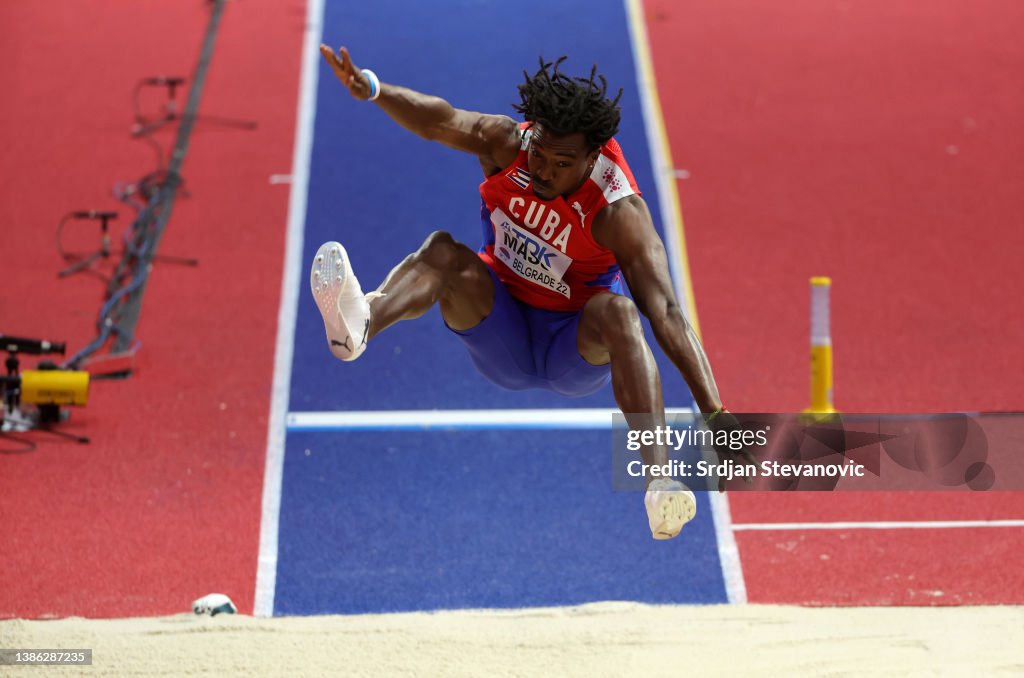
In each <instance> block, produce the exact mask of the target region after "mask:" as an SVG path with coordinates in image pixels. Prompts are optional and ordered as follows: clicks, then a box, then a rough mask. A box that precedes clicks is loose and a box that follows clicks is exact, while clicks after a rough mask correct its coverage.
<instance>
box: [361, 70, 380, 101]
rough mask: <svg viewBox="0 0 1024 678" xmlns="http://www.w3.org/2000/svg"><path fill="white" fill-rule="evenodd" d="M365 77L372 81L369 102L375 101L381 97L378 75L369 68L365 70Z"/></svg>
mask: <svg viewBox="0 0 1024 678" xmlns="http://www.w3.org/2000/svg"><path fill="white" fill-rule="evenodd" d="M363 75H365V76H366V79H367V80H369V81H370V98H369V99H367V101H375V100H376V99H377V97H379V96H380V80H378V79H377V74H376V73H374V72H373V71H371V70H370V69H369V68H364V69H363Z"/></svg>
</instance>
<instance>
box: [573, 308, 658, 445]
mask: <svg viewBox="0 0 1024 678" xmlns="http://www.w3.org/2000/svg"><path fill="white" fill-rule="evenodd" d="M576 345H577V348H578V349H579V352H580V355H582V356H583V359H584V360H586V361H587V362H589V363H591V364H593V365H605V364H607V363H609V362H611V371H612V391H613V392H614V394H615V402H616V403H617V404H618V406H619V409H620V410H622V412H623V414H625V415H626V422H627V423H628V424H629V426H630V428H632V429H638V430H639V429H651V428H653V427H655V426H664V425H665V402H664V399H663V396H662V393H661V375H660V374H659V373H658V364H657V363H656V362H655V361H654V354H653V353H652V352H651V347H650V346H648V345H647V341H646V340H645V339H644V331H643V326H642V325H641V324H640V313H639V312H638V311H637V308H636V304H634V303H633V301H632V300H631V299H629V298H628V297H624V296H621V295H618V294H611V293H609V294H599V295H597V296H596V297H594V298H592V299H591V300H590V301H588V302H587V304H586V306H584V307H583V315H582V316H581V317H580V327H579V334H578V335H577V338H576ZM641 454H642V456H643V459H644V463H645V464H659V465H660V464H665V463H667V462H668V452H667V450H666V449H665V448H664V447H661V446H658V447H649V448H644V449H642V450H641Z"/></svg>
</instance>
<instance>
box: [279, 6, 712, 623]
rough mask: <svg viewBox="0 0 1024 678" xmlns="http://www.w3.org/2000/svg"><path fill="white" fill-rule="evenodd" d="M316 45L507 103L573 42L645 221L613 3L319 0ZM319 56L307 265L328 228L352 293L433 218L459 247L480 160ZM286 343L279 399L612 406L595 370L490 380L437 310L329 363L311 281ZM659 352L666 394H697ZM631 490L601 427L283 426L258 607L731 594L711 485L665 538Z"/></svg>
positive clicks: (644, 149)
mask: <svg viewBox="0 0 1024 678" xmlns="http://www.w3.org/2000/svg"><path fill="white" fill-rule="evenodd" d="M323 41H324V42H325V43H327V44H330V45H332V46H334V47H338V46H340V45H346V46H347V47H349V49H350V51H351V54H352V57H353V60H354V61H355V63H356V65H357V66H360V67H369V68H373V69H374V70H375V71H376V73H377V74H378V75H379V76H380V77H381V79H383V80H385V81H389V82H395V83H398V84H403V85H406V86H409V87H412V88H415V89H419V90H421V91H425V92H428V93H433V94H437V95H439V96H442V97H445V98H447V99H448V100H449V101H451V102H452V103H453V104H454V105H456V106H459V107H462V108H468V109H471V110H479V111H486V112H493V113H505V114H508V115H512V116H513V117H514V116H515V113H514V111H513V110H512V108H511V103H512V102H513V101H518V94H517V92H516V85H517V84H518V83H519V82H521V80H522V72H523V70H524V69H527V70H529V71H530V72H533V71H534V70H536V67H537V60H538V56H539V55H541V54H543V55H544V56H545V58H548V59H552V58H555V57H557V56H560V55H562V54H568V55H570V59H569V61H568V62H567V64H566V65H565V67H564V68H565V70H567V71H568V72H573V73H579V74H583V73H587V72H589V68H590V65H591V64H592V63H597V64H598V66H599V70H600V71H601V72H602V73H604V74H605V75H606V77H607V78H608V81H609V84H610V87H611V88H613V92H614V90H615V89H617V88H618V87H620V86H621V87H623V88H624V90H625V94H624V97H623V100H622V109H623V124H622V129H621V132H620V134H619V135H618V137H617V138H618V139H619V141H620V143H621V144H622V146H623V148H624V150H625V152H626V155H627V158H628V159H629V162H630V165H631V167H632V169H633V172H634V174H635V176H636V179H637V182H638V183H639V185H640V187H641V189H642V190H643V191H644V194H645V197H646V198H647V202H648V204H649V206H650V208H651V210H652V213H653V214H654V217H655V223H656V224H659V225H660V223H661V219H660V215H659V213H658V201H657V196H656V188H655V183H654V180H653V177H652V168H651V159H650V155H649V153H648V145H647V139H646V135H645V132H644V126H643V119H642V117H641V108H640V100H639V96H638V92H637V90H636V82H635V69H634V63H633V54H632V49H631V46H630V41H629V31H628V23H627V19H626V13H625V9H624V7H623V5H622V3H621V2H618V1H616V0H599V1H593V0H592V1H590V2H582V1H578V0H571V1H567V2H559V3H544V2H537V1H536V0H528V1H524V2H519V3H479V2H469V1H461V2H437V3H416V2H410V1H409V0H404V1H399V0H390V1H384V2H375V3H328V4H327V7H326V10H325V16H324V21H323ZM320 69H321V70H320V74H319V87H318V91H317V105H316V122H315V127H314V133H313V134H314V136H313V152H312V159H311V165H310V182H309V193H308V206H307V216H306V227H305V234H304V254H303V262H304V263H303V266H304V267H306V268H305V270H306V271H308V263H309V262H310V261H311V259H312V256H313V254H314V253H315V251H316V249H317V248H318V247H319V245H320V244H321V243H322V242H324V241H326V240H339V241H341V242H342V243H344V244H345V246H346V248H347V249H348V251H349V254H350V257H351V259H352V261H353V265H354V267H355V270H356V272H357V274H358V275H359V277H360V281H361V282H362V285H363V289H364V290H369V289H373V288H374V287H376V285H377V284H378V282H379V281H380V280H381V279H383V277H384V276H385V275H386V274H387V272H388V271H389V270H390V269H391V267H393V266H394V265H395V264H396V263H398V262H399V261H400V260H401V259H402V258H403V257H404V256H405V255H406V254H408V253H409V252H412V251H413V250H415V249H416V248H417V247H418V246H419V244H420V242H422V240H423V239H424V238H425V237H426V235H427V234H428V233H430V232H431V231H433V230H437V229H442V230H447V231H450V232H451V233H452V234H453V235H454V236H455V238H456V239H458V240H461V241H463V242H465V243H467V244H468V245H470V246H471V247H473V248H476V247H477V246H478V245H479V243H480V238H481V227H480V218H479V193H478V191H477V186H478V185H479V183H480V181H481V180H482V175H481V172H480V168H479V165H478V164H477V162H476V160H475V158H473V157H470V156H467V155H464V154H461V153H458V152H456V151H451V150H448V149H445V148H443V147H441V146H439V145H437V144H431V143H429V142H426V141H423V140H420V139H418V138H416V137H415V136H414V135H412V134H410V133H408V132H406V131H404V130H402V129H401V128H399V127H398V126H397V125H395V124H394V123H392V122H391V121H390V120H389V119H388V118H387V116H386V115H385V114H384V113H383V112H382V111H380V110H379V109H378V108H377V107H376V106H373V105H371V104H365V103H361V102H357V101H354V100H353V99H351V97H350V96H349V95H348V93H347V91H346V90H345V89H344V87H342V86H341V85H340V83H338V82H337V81H336V80H335V78H334V76H333V74H332V73H331V72H330V70H329V69H328V68H327V67H326V66H323V65H321V67H320ZM304 277H305V273H304ZM647 336H648V340H649V341H651V342H652V344H653V342H654V340H653V335H652V334H651V332H650V330H649V328H648V329H647ZM294 348H295V350H294V360H293V364H292V372H291V376H292V381H291V390H290V400H291V402H290V410H291V411H292V412H313V411H343V412H352V411H368V410H399V409H401V410H424V409H426V410H431V409H437V410H450V409H481V408H488V409H501V408H516V409H519V408H538V409H540V408H570V407H587V408H593V407H614V406H615V403H614V400H613V398H612V392H611V387H610V386H609V387H607V388H606V389H604V390H603V391H601V392H599V393H597V394H594V395H592V396H588V397H585V398H580V399H576V400H568V399H565V398H562V397H560V396H557V395H554V394H551V393H547V392H541V391H526V392H508V391H502V390H500V389H498V388H497V387H495V386H493V385H491V384H490V383H489V382H487V381H485V380H484V379H483V378H482V377H480V376H479V375H478V374H477V373H476V371H475V370H474V368H473V366H472V364H471V363H470V360H469V358H468V356H467V355H466V353H465V351H464V349H463V348H462V345H461V344H460V343H459V342H458V340H457V339H456V338H455V337H454V336H452V335H451V334H450V333H449V332H448V331H447V330H446V329H445V328H444V325H443V323H442V322H441V319H440V315H439V314H438V312H437V311H436V310H434V311H431V312H430V313H428V314H427V315H426V316H424V317H423V318H421V319H419V320H416V321H411V322H405V323H400V324H399V325H397V326H395V327H393V328H391V329H390V330H388V331H387V332H385V333H383V334H382V335H380V336H379V337H378V338H376V339H375V340H374V341H373V342H372V343H371V344H370V346H369V347H368V349H367V351H366V353H365V354H364V356H363V357H362V358H360V360H358V361H357V362H354V363H351V364H349V363H341V362H338V361H337V360H335V359H334V358H333V357H332V356H331V355H330V353H329V352H328V350H327V347H326V345H325V342H324V335H323V323H322V321H321V318H320V315H319V313H318V312H317V309H316V307H315V305H314V303H313V300H312V298H311V296H310V294H309V291H308V287H307V286H306V283H304V284H303V288H302V290H301V294H300V298H299V308H298V318H297V323H296V331H295V346H294ZM655 354H656V355H657V356H658V359H659V366H660V367H661V371H662V380H663V383H664V387H665V401H666V403H668V404H670V405H673V406H683V407H686V406H690V405H692V400H691V397H690V394H689V392H688V391H687V389H686V385H685V383H684V382H683V381H682V378H681V377H680V376H679V375H678V373H677V372H676V370H675V368H674V367H673V366H672V365H671V364H670V363H669V362H668V361H667V360H666V359H665V358H664V356H662V355H661V352H660V350H659V349H657V348H655ZM642 500H643V495H642V494H639V493H625V492H613V491H612V489H611V432H610V431H609V430H557V429H547V430H537V429H531V428H528V427H527V428H520V429H509V430H493V431H486V430H484V431H481V430H461V429H454V430H431V431H423V432H419V431H394V430H377V431H351V430H341V431H334V432H331V431H316V432H313V431H290V432H289V433H288V436H287V444H286V451H285V459H284V476H283V486H282V495H281V509H280V521H279V532H280V534H279V545H278V566H277V577H276V581H277V585H276V594H275V599H274V612H275V614H288V615H294V614H328V613H360V612H383V611H399V610H424V609H428V610H429V609H442V608H467V607H522V606H541V605H566V604H576V603H583V602H588V601H597V600H635V601H645V602H657V603H669V602H679V603H684V602H686V603H697V602H699V603H720V602H726V593H725V587H724V584H723V580H722V571H721V565H720V563H719V560H718V550H717V548H716V543H715V534H714V529H713V527H712V521H711V513H710V510H709V507H708V503H707V497H706V496H701V497H700V499H699V503H700V505H699V509H698V510H699V512H698V518H697V520H696V521H694V522H693V523H691V524H689V525H687V527H686V528H685V529H684V531H683V534H682V535H681V536H680V537H679V538H677V539H675V540H673V541H671V542H667V543H661V542H654V541H653V540H652V539H651V538H650V533H649V530H648V528H647V524H646V514H645V512H644V509H643V502H642Z"/></svg>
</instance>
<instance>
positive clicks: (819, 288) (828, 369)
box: [804, 276, 836, 414]
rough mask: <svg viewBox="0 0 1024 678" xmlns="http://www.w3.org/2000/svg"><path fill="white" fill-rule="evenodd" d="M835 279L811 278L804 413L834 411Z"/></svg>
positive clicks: (831, 412) (828, 412)
mask: <svg viewBox="0 0 1024 678" xmlns="http://www.w3.org/2000/svg"><path fill="white" fill-rule="evenodd" d="M831 291H832V279H831V278H826V277H823V276H818V277H814V278H811V406H810V407H809V408H807V409H806V410H804V413H805V414H833V413H835V411H836V409H835V406H834V405H833V404H832V334H831V331H830V329H829V326H830V317H829V316H830V309H829V293H830V292H831Z"/></svg>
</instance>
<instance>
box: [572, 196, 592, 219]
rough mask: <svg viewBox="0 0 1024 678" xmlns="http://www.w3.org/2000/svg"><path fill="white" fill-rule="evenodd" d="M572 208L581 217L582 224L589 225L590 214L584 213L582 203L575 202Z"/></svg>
mask: <svg viewBox="0 0 1024 678" xmlns="http://www.w3.org/2000/svg"><path fill="white" fill-rule="evenodd" d="M572 208H573V209H574V210H576V214H578V215H580V224H584V225H585V224H586V223H587V214H588V213H587V212H584V211H583V206H582V205H580V201H579V200H577V201H575V202H574V203H573V204H572Z"/></svg>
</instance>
